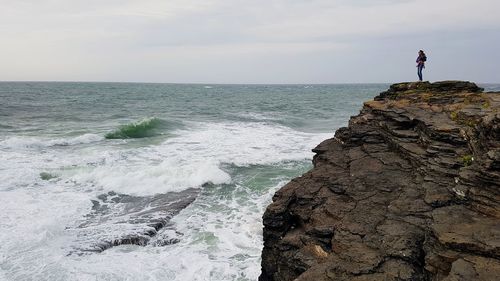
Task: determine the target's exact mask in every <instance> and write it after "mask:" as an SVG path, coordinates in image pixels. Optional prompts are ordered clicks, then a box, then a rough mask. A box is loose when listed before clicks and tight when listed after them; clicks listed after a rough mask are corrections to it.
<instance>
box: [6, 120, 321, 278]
mask: <svg viewBox="0 0 500 281" xmlns="http://www.w3.org/2000/svg"><path fill="white" fill-rule="evenodd" d="M174 135H175V137H172V138H170V139H167V140H166V141H164V142H163V143H161V144H156V145H149V146H146V147H130V146H120V145H116V141H112V140H103V139H102V137H101V136H98V135H92V134H88V135H83V136H80V137H76V138H68V139H62V138H58V139H45V138H43V139H42V138H33V139H25V138H8V139H6V140H3V141H1V142H0V149H1V150H2V153H0V206H1V207H0V209H1V210H0V220H1V221H2V223H1V224H0V239H1V241H2V243H0V268H1V270H2V271H4V273H2V274H4V276H5V278H6V279H7V280H96V279H97V280H124V279H128V280H255V279H256V278H257V277H258V275H259V272H260V267H259V262H260V251H261V247H262V245H261V243H262V242H261V238H260V237H261V229H262V223H261V219H260V217H261V214H262V212H263V210H264V207H265V206H266V205H267V204H268V202H269V201H270V198H271V194H272V193H274V191H275V190H276V189H277V188H278V187H279V186H281V185H282V184H283V183H284V182H281V180H280V179H276V180H274V181H273V184H272V185H269V186H265V187H263V189H261V190H260V191H258V190H257V191H256V190H247V189H248V188H249V187H248V186H246V185H245V184H243V183H241V178H231V176H232V174H231V171H230V169H228V168H227V166H228V165H229V166H232V167H243V168H244V167H251V166H252V165H275V166H279V165H282V166H283V165H284V164H283V163H286V162H289V161H302V160H307V159H310V157H311V156H312V153H311V152H310V149H311V148H313V147H314V146H315V145H316V144H317V143H319V141H321V140H322V139H324V138H326V137H329V136H330V135H329V134H309V133H303V132H299V131H295V130H293V129H290V128H287V127H284V126H279V125H276V124H273V123H266V122H251V123H244V122H220V123H189V124H187V127H186V129H183V130H178V131H176V132H174ZM93 142H96V145H93V146H88V145H82V146H80V145H78V144H87V143H93ZM97 142H98V143H97ZM120 142H123V141H120ZM97 144H98V145H97ZM41 172H49V173H51V174H54V175H56V176H57V178H55V179H53V180H50V181H47V180H43V179H41V178H40V173H41ZM233 176H234V175H233ZM285 180H286V179H285ZM206 182H211V183H214V184H215V186H211V187H207V188H208V190H206V191H205V192H204V194H205V195H203V196H201V197H200V198H199V199H198V200H197V201H195V203H194V204H192V205H190V206H189V207H188V208H187V209H185V210H184V211H182V212H181V213H180V214H179V215H178V216H176V217H175V218H174V220H173V221H172V222H173V223H174V224H175V226H176V230H177V231H178V232H179V233H180V234H179V235H181V242H180V243H179V244H174V245H170V246H167V247H153V246H146V247H138V246H121V247H116V248H112V249H110V250H107V251H105V252H103V253H101V254H94V255H85V256H77V255H71V256H67V254H68V245H71V244H72V243H73V242H74V241H77V240H78V239H76V237H75V235H76V234H75V233H74V232H71V231H68V229H67V228H68V227H74V226H75V224H76V223H77V222H78V221H81V220H82V219H83V216H84V215H85V214H88V213H89V211H90V208H91V205H92V204H91V201H90V200H92V199H94V198H95V197H96V196H97V195H99V194H102V193H104V192H108V191H115V192H118V193H125V194H131V195H141V196H145V195H152V194H155V193H165V192H169V191H177V190H182V189H186V188H189V187H199V186H201V185H202V184H204V183H206ZM221 183H231V185H230V186H232V187H231V188H233V189H232V190H228V191H225V190H224V188H227V187H226V186H225V185H218V184H221ZM212 189H214V190H212ZM228 192H229V193H228ZM224 194H225V195H224ZM123 227H125V228H127V227H128V226H127V225H123ZM110 229H111V228H110ZM113 229H114V230H113V231H119V229H120V228H113ZM20 234H21V235H20ZM107 234H108V235H111V236H112V233H107ZM92 235H93V234H92ZM161 235H162V234H161V233H160V234H159V236H158V237H159V238H160V237H161ZM4 276H2V275H1V274H0V279H1V278H3V277H4Z"/></svg>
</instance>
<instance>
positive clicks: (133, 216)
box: [67, 188, 200, 255]
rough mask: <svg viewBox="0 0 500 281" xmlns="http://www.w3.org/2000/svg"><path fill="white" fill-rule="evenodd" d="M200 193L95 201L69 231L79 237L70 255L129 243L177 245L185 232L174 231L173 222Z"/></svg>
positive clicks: (111, 197) (122, 196) (104, 196)
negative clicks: (87, 212)
mask: <svg viewBox="0 0 500 281" xmlns="http://www.w3.org/2000/svg"><path fill="white" fill-rule="evenodd" d="M199 192H200V189H196V188H189V189H186V190H183V191H180V192H168V193H163V194H156V195H153V196H131V195H126V194H118V193H115V192H108V193H105V194H101V195H99V196H98V197H97V198H96V200H92V203H93V206H92V211H91V212H90V213H89V214H87V215H86V216H85V217H84V218H83V219H82V221H81V222H80V223H79V224H78V225H77V226H76V227H73V228H68V229H67V230H68V231H71V232H74V233H75V236H76V237H77V238H76V241H75V242H74V244H75V245H73V246H72V248H73V249H72V250H71V251H70V253H69V254H77V255H81V254H88V253H95V252H102V251H104V250H107V249H109V248H111V247H114V246H119V245H126V244H128V245H139V246H145V245H153V246H164V245H169V244H174V243H177V242H179V239H180V237H181V236H182V233H179V232H177V231H176V230H175V228H174V226H173V225H171V224H170V220H171V219H172V218H173V217H174V216H176V215H177V214H178V213H179V212H180V211H182V210H183V209H184V208H186V207H187V206H189V205H190V204H191V203H192V202H193V201H194V200H195V199H196V197H197V196H198V194H199ZM160 231H161V232H160Z"/></svg>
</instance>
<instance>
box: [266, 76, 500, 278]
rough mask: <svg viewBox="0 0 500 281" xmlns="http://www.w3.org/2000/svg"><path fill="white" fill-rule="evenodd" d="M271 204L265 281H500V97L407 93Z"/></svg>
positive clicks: (369, 107) (343, 136) (393, 93)
mask: <svg viewBox="0 0 500 281" xmlns="http://www.w3.org/2000/svg"><path fill="white" fill-rule="evenodd" d="M313 152H315V153H316V155H315V156H314V159H313V163H314V168H313V169H312V170H311V171H309V172H307V173H306V174H304V175H303V176H301V177H299V178H296V179H294V180H292V181H291V182H290V183H288V184H287V185H285V186H284V187H283V188H281V189H280V190H279V191H278V192H277V193H276V194H275V195H274V197H273V203H272V204H271V205H269V207H268V208H267V210H266V212H265V214H264V217H263V220H264V233H263V235H264V249H263V252H262V274H261V276H260V278H259V280H261V281H267V280H276V281H278V280H280V281H281V280H298V281H300V280H447V281H451V280H498V277H499V276H500V93H484V92H482V89H481V88H479V87H477V86H476V85H475V84H474V83H470V82H460V81H445V82H437V83H428V82H427V83H400V84H395V85H392V86H391V87H390V89H389V90H388V91H386V92H383V93H381V94H380V95H379V96H377V97H375V100H373V101H369V102H366V103H365V104H364V106H363V109H362V110H361V112H360V114H359V115H357V116H354V117H352V118H351V120H350V121H349V126H348V127H347V128H341V129H339V130H338V131H337V132H336V133H335V137H334V138H332V139H328V140H325V141H323V142H322V143H321V144H319V145H318V146H317V147H316V148H315V149H313Z"/></svg>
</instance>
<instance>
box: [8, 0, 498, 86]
mask: <svg viewBox="0 0 500 281" xmlns="http://www.w3.org/2000/svg"><path fill="white" fill-rule="evenodd" d="M0 5H1V6H2V9H1V10H0V18H2V25H0V35H1V36H2V38H3V39H4V40H2V41H3V43H2V46H0V50H1V53H0V59H1V60H2V64H3V66H2V68H0V75H1V77H3V79H5V80H8V79H10V80H30V79H34V80H36V79H49V80H66V79H75V80H109V79H115V80H148V79H147V77H148V74H149V75H150V77H153V76H155V77H157V76H159V75H156V74H155V73H152V72H151V71H148V69H154V70H155V71H162V72H168V73H173V72H174V71H172V70H171V69H170V68H169V66H171V65H176V66H178V67H180V68H182V69H185V70H184V71H183V72H182V75H181V74H171V75H169V77H171V78H170V79H175V80H174V81H172V80H168V81H169V82H176V81H178V80H179V81H180V80H182V81H191V80H192V81H193V82H194V81H195V79H199V77H201V76H202V75H200V73H199V71H200V69H203V70H205V69H209V67H210V66H213V63H214V60H215V59H216V60H217V62H218V69H215V70H212V71H215V72H217V71H219V72H220V73H221V74H223V73H226V71H222V70H219V68H220V69H223V68H225V69H231V68H237V67H241V63H245V64H246V66H247V69H248V71H246V72H245V73H244V75H247V76H248V77H247V79H248V81H253V80H254V79H252V77H251V76H252V71H253V72H255V73H257V72H259V71H261V68H262V67H264V66H266V65H268V62H265V61H264V59H267V60H268V61H272V63H273V64H278V65H279V64H282V65H288V62H287V61H284V60H285V59H286V60H288V61H289V60H290V58H291V57H292V58H293V60H294V61H297V60H299V59H300V60H299V61H302V62H303V61H307V60H314V61H316V60H317V58H316V57H317V55H318V53H321V54H323V55H327V56H328V57H330V56H331V55H330V54H329V52H331V53H333V54H335V56H336V57H335V58H336V59H332V60H334V61H335V60H337V61H345V57H352V61H353V62H354V61H356V60H357V58H360V57H364V55H363V56H361V55H360V54H359V52H364V53H366V54H368V55H367V56H368V57H370V56H373V55H375V54H373V53H372V51H371V49H372V48H369V46H370V45H374V44H388V45H387V46H390V45H391V44H392V45H394V44H398V40H406V41H414V40H411V38H412V36H414V37H419V38H421V39H423V40H427V39H426V38H430V40H432V41H431V42H425V44H422V45H435V46H437V47H439V44H438V43H439V40H440V39H439V38H436V37H433V36H425V34H429V35H430V34H439V33H443V34H450V33H451V34H462V35H463V34H464V33H463V32H464V31H465V32H469V33H467V34H470V33H473V32H476V31H477V32H479V33H480V31H485V30H499V29H500V17H498V16H497V14H496V11H499V10H500V2H499V1H497V0H476V1H465V0H464V1H458V0H434V1H430V0H406V1H404V0H401V1H394V0H370V1H368V0H309V1H307V0H267V1H264V0H254V1H243V0H170V1H165V0H162V1H160V0H146V1H132V0H125V1H117V0H106V1H102V0H101V1H97V0H89V1H82V0H73V1H67V0H66V1H62V0H38V1H23V0H19V1H2V0H0ZM422 34H423V35H422ZM384 38H385V39H387V41H384V40H381V39H384ZM485 39H486V40H488V44H493V45H495V46H496V45H499V44H500V43H499V42H498V40H499V39H496V40H493V39H491V38H481V40H485ZM464 40H467V38H464ZM415 43H418V42H415ZM467 44H469V43H467ZM387 46H386V47H387ZM378 47H380V46H373V49H379V48H378ZM386 47H382V49H384V48H385V49H387V48H386ZM424 47H425V46H424ZM416 48H420V46H419V47H417V46H416V47H415V49H416ZM412 51H413V50H412ZM464 51H470V48H469V49H467V50H465V49H464ZM478 53H480V52H479V51H478ZM481 55H486V54H481ZM251 56H254V57H255V60H256V61H261V62H262V63H261V64H256V63H254V62H252V63H250V62H248V61H247V58H248V57H251ZM293 56H296V57H293ZM489 56H490V57H491V56H497V55H496V54H489ZM191 58H197V60H192V59H191ZM210 58H213V60H212V59H210ZM478 59H479V60H483V59H481V58H478ZM127 61H128V62H130V63H129V64H127ZM188 61H189V64H187V62H188ZM104 62H105V65H103V63H104ZM183 63H186V66H185V67H183ZM238 64H239V65H238ZM124 65H125V66H126V65H129V66H130V69H134V68H135V69H141V72H140V73H139V72H134V71H133V70H131V71H126V72H125V71H123V69H124ZM332 67H333V66H332ZM343 68H344V69H355V68H358V69H363V65H362V64H361V65H355V64H352V63H351V64H349V65H345V66H343ZM308 71H312V72H313V73H315V74H316V75H317V76H318V77H324V75H323V74H322V73H321V72H322V71H333V69H332V68H331V67H330V68H329V67H328V66H323V67H322V68H318V69H317V70H316V71H314V70H308ZM363 71H364V70H363ZM190 73H191V74H190ZM282 73H283V74H279V73H278V74H275V75H276V76H275V78H271V79H270V78H269V77H270V76H267V77H268V78H266V79H268V81H267V80H266V81H258V82H273V81H274V80H280V81H289V80H292V79H291V77H290V79H289V78H287V77H284V76H283V75H286V71H283V72H282ZM307 74H308V75H306V76H307V77H310V76H311V74H310V73H309V72H308V73H307ZM367 74H368V73H367ZM392 74H393V73H392ZM242 75H243V74H242ZM221 76H222V75H221ZM134 77H137V78H134ZM294 77H295V76H294ZM486 78H487V79H491V78H493V77H491V75H489V76H487V77H486ZM486 78H485V79H486ZM219 79H220V78H219ZM232 79H237V80H238V82H242V81H243V82H244V81H245V78H244V77H237V78H235V77H233V78H232ZM381 79H382V78H381ZM499 80H500V79H499ZM161 81H163V80H161ZM214 82H232V81H231V80H227V79H220V80H219V81H214ZM290 82H293V81H290ZM296 82H301V81H296ZM325 82H328V81H325ZM330 82H336V81H330ZM338 82H342V81H338Z"/></svg>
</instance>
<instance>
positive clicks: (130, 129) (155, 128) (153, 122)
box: [105, 117, 166, 139]
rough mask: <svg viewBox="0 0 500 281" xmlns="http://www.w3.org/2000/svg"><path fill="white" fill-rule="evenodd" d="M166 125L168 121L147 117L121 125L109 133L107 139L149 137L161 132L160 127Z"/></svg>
mask: <svg viewBox="0 0 500 281" xmlns="http://www.w3.org/2000/svg"><path fill="white" fill-rule="evenodd" d="M162 127H166V122H165V121H163V120H161V119H159V118H156V117H152V118H145V119H143V120H141V121H138V122H133V123H129V124H126V125H123V126H120V127H119V128H118V130H116V131H113V132H111V133H107V134H106V135H105V138H107V139H129V138H147V137H152V136H155V135H158V134H160V132H159V131H160V129H161V128H162Z"/></svg>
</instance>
